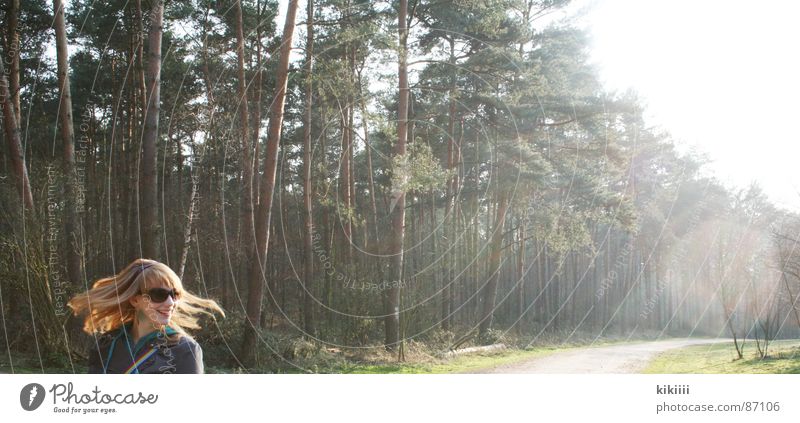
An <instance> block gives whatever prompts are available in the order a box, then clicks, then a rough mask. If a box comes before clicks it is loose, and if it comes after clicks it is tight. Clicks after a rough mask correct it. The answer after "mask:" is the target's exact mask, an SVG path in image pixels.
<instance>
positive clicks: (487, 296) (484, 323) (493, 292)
mask: <svg viewBox="0 0 800 423" xmlns="http://www.w3.org/2000/svg"><path fill="white" fill-rule="evenodd" d="M506 211H508V198H507V195H506V193H505V192H501V193H499V194H498V199H497V216H495V224H494V231H493V232H492V245H491V254H490V256H489V272H490V274H489V281H488V282H487V283H486V286H484V288H483V304H482V305H483V307H482V309H481V319H480V324H479V326H478V333H479V335H484V334H486V332H488V331H489V329H490V328H491V327H492V318H493V316H494V303H495V300H496V299H497V282H498V280H499V279H500V257H501V255H502V241H503V231H504V229H503V228H504V227H505V222H506Z"/></svg>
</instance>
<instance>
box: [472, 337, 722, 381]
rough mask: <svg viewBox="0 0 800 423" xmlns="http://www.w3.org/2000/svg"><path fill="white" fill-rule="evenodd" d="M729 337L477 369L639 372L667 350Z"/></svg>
mask: <svg viewBox="0 0 800 423" xmlns="http://www.w3.org/2000/svg"><path fill="white" fill-rule="evenodd" d="M728 341H729V340H727V339H671V340H667V341H653V342H643V343H637V344H623V345H611V346H607V347H590V348H581V349H576V350H574V351H565V352H560V353H555V354H552V355H548V356H546V357H540V358H534V359H532V360H530V361H525V362H522V363H515V364H507V365H503V366H499V367H495V368H494V369H490V370H487V371H482V372H478V373H640V372H641V371H642V370H644V368H645V367H647V364H648V363H649V362H650V361H651V360H652V359H654V358H655V357H656V356H657V355H658V354H659V353H662V352H664V351H667V350H670V349H673V348H682V347H686V346H690V345H700V344H710V343H717V342H728Z"/></svg>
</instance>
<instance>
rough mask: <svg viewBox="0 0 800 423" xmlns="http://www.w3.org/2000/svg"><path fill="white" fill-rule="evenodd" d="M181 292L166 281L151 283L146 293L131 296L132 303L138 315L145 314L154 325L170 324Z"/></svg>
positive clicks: (145, 290)
mask: <svg viewBox="0 0 800 423" xmlns="http://www.w3.org/2000/svg"><path fill="white" fill-rule="evenodd" d="M179 295H180V293H179V292H177V290H175V289H174V288H173V287H171V286H169V285H167V284H166V283H163V282H161V283H151V284H150V286H147V287H146V288H145V289H144V294H141V295H136V296H134V297H133V298H131V305H133V307H134V308H136V313H137V315H139V316H140V319H141V318H142V317H141V316H142V315H144V316H146V318H147V319H148V320H149V321H151V322H152V323H153V325H154V326H161V325H167V324H169V321H170V319H171V318H172V315H173V314H174V313H175V307H176V305H177V304H176V303H177V301H179Z"/></svg>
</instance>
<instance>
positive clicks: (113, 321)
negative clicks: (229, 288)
mask: <svg viewBox="0 0 800 423" xmlns="http://www.w3.org/2000/svg"><path fill="white" fill-rule="evenodd" d="M158 282H163V283H164V284H166V285H168V286H169V287H171V288H172V289H174V290H175V291H176V292H177V293H178V294H179V295H180V300H178V301H176V304H175V313H174V314H173V315H172V318H171V319H170V322H169V326H170V327H171V328H173V329H175V330H176V331H178V332H179V333H181V334H183V335H186V332H185V329H200V325H199V324H198V323H197V321H198V319H199V317H200V316H199V315H200V314H207V315H209V316H211V317H214V315H213V314H212V312H214V311H216V312H218V313H219V314H221V315H222V316H223V317H224V316H225V312H224V311H222V308H221V307H220V306H219V305H218V304H217V302H216V301H214V300H209V299H205V298H201V297H198V296H196V295H193V294H191V293H190V292H188V291H186V290H185V289H183V284H182V283H181V280H180V278H179V277H178V275H176V274H175V272H173V271H172V269H170V268H169V266H167V265H165V264H163V263H159V262H157V261H155V260H148V259H136V260H134V261H133V262H131V263H130V264H129V265H128V266H126V267H125V268H124V269H122V271H121V272H119V273H117V274H116V275H114V276H110V277H107V278H102V279H100V280H98V281H97V282H95V283H94V285H92V289H90V290H89V291H87V292H84V293H82V294H78V295H76V296H75V297H73V298H72V299H71V300H69V302H68V303H67V305H69V307H70V308H71V309H72V311H73V312H74V313H75V315H76V316H77V315H80V314H82V313H84V312H86V313H87V315H86V318H85V319H84V321H83V330H84V331H85V332H86V333H89V334H93V333H107V332H110V331H113V330H115V329H118V328H119V327H121V326H123V325H125V324H127V323H129V322H133V320H134V317H135V316H136V309H135V308H134V307H133V305H132V304H131V302H130V299H131V298H133V297H134V296H136V295H140V294H143V293H144V289H145V288H146V287H148V286H154V285H156V286H157V285H158Z"/></svg>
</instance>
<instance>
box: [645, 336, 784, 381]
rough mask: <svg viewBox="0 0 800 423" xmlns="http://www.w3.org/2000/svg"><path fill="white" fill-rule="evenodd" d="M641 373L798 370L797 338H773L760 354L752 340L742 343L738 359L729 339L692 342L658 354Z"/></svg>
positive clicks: (774, 371) (782, 371)
mask: <svg viewBox="0 0 800 423" xmlns="http://www.w3.org/2000/svg"><path fill="white" fill-rule="evenodd" d="M644 373H695V374H756V373H761V374H774V373H800V340H785V341H784V340H782V341H773V342H772V343H770V346H769V356H767V357H766V358H763V359H762V358H761V357H759V356H758V353H757V351H756V346H755V342H753V341H748V342H747V343H746V344H745V349H744V358H742V359H739V358H738V357H737V355H736V350H735V349H734V347H733V343H732V342H725V343H721V344H711V345H695V346H691V347H686V348H680V349H676V350H671V351H667V352H664V353H662V354H660V355H659V356H658V357H657V358H656V359H655V360H653V362H652V363H650V365H649V366H648V367H647V368H646V369H645V370H644Z"/></svg>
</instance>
